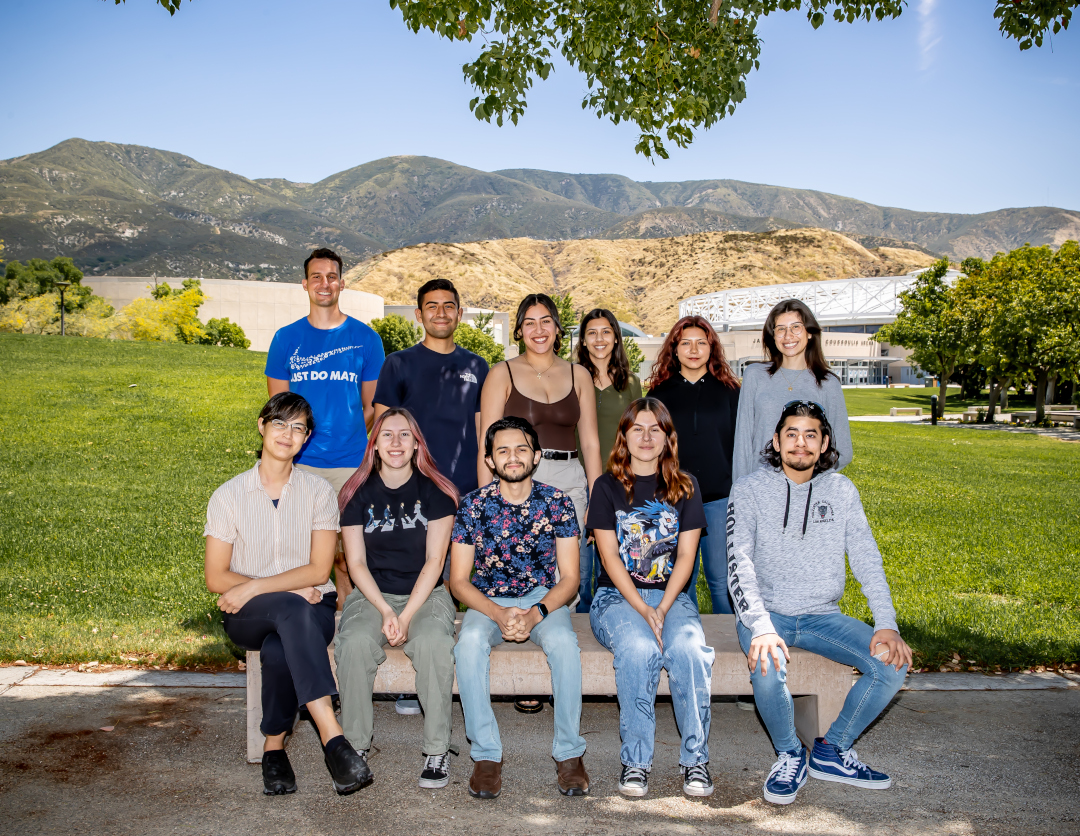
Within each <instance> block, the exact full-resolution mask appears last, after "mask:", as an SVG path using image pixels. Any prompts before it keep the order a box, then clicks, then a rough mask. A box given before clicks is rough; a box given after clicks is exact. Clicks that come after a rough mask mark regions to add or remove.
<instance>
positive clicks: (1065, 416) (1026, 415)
mask: <svg viewBox="0 0 1080 836" xmlns="http://www.w3.org/2000/svg"><path fill="white" fill-rule="evenodd" d="M1043 417H1045V418H1048V419H1049V420H1051V421H1062V422H1068V421H1072V422H1073V423H1074V425H1075V422H1076V419H1077V418H1078V417H1080V412H1078V411H1076V410H1071V409H1069V410H1065V409H1054V410H1051V409H1046V410H1044V411H1043ZM1012 419H1013V420H1014V421H1034V420H1035V410H1034V409H1029V410H1024V411H1022V412H1014V413H1012Z"/></svg>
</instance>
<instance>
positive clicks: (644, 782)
mask: <svg viewBox="0 0 1080 836" xmlns="http://www.w3.org/2000/svg"><path fill="white" fill-rule="evenodd" d="M648 791H649V772H648V770H646V769H642V768H641V767H640V766H627V765H626V764H625V763H624V764H623V767H622V775H621V776H619V792H621V793H622V794H623V795H629V796H631V797H633V798H641V797H642V796H643V795H645V793H647V792H648Z"/></svg>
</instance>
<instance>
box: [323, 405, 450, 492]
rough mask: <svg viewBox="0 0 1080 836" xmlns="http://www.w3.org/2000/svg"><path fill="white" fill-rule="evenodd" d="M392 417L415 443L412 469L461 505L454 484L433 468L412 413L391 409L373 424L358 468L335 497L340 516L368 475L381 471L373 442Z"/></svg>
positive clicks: (397, 408) (429, 452) (434, 465)
mask: <svg viewBox="0 0 1080 836" xmlns="http://www.w3.org/2000/svg"><path fill="white" fill-rule="evenodd" d="M395 415H400V416H401V417H402V418H404V419H405V420H406V421H408V422H409V431H410V432H411V433H412V434H413V438H415V439H416V451H415V452H414V453H413V457H412V466H413V467H415V468H416V469H417V470H419V471H420V473H421V474H423V475H424V476H426V477H427V478H428V479H430V480H431V481H432V482H434V483H435V487H437V488H438V489H439V490H440V491H442V492H443V493H444V494H446V495H447V496H448V497H450V498H451V499H452V500H454V505H457V504H458V502H459V501H460V499H461V497H460V496H459V495H458V490H457V488H456V487H455V486H454V483H453V482H451V481H450V480H449V479H447V478H446V477H445V476H443V475H442V474H441V473H440V472H439V468H438V466H437V465H436V464H435V459H434V458H433V457H432V455H431V451H430V450H429V449H428V445H427V441H426V440H425V439H424V434H423V433H422V432H420V425H419V424H417V423H416V419H415V418H413V416H412V413H411V412H409V410H407V409H401V408H399V407H393V408H392V409H388V410H386V412H384V413H383V414H382V415H380V416H379V418H378V420H376V421H375V424H374V425H373V426H372V428H371V436H370V438H369V441H368V445H367V450H365V451H364V458H363V459H362V460H361V462H360V467H358V468H356V472H355V473H353V475H352V476H350V477H349V479H348V481H346V482H345V484H344V485H342V486H341V493H339V494H338V511H339V512H341V511H344V510H345V506H346V505H348V504H349V500H350V499H352V498H353V495H354V494H355V493H356V491H357V490H358V489H359V488H360V486H361V485H363V484H364V483H365V482H367V480H368V479H369V478H370V477H371V474H372V473H378V472H379V471H380V470H381V469H382V459H381V458H380V457H379V451H378V450H377V449H376V447H377V445H376V444H375V440H376V439H377V438H378V437H379V433H380V432H381V431H382V427H383V424H384V423H385V422H386V419H387V418H392V417H394V416H395Z"/></svg>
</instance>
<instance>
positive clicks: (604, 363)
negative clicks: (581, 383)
mask: <svg viewBox="0 0 1080 836" xmlns="http://www.w3.org/2000/svg"><path fill="white" fill-rule="evenodd" d="M579 332H580V333H581V342H579V343H578V352H577V358H578V363H579V364H580V365H581V367H582V368H583V369H585V371H587V372H588V373H589V374H590V375H592V380H593V386H594V387H596V432H597V436H598V437H599V440H600V463H601V469H603V467H604V465H605V463H606V462H607V460H608V456H610V455H611V451H612V449H614V447H615V434H616V433H617V432H618V429H619V421H620V420H621V419H622V416H623V413H624V412H626V408H627V407H628V406H629V405H630V404H631V403H633V402H634V401H635V400H637V399H638V398H640V397H641V381H640V380H638V377H637V375H636V374H634V373H633V372H632V371H630V361H629V359H627V356H626V347H625V346H624V345H623V336H622V326H621V325H619V321H618V320H617V319H616V318H615V314H613V313H612V312H611V311H609V310H607V309H606V308H593V309H592V310H591V311H589V312H588V313H587V314H585V316H583V317H582V318H581V325H580V326H579ZM578 457H579V458H583V456H582V451H581V449H580V446H579V448H578ZM597 575H598V572H597V565H596V546H595V545H594V544H593V543H590V542H589V539H588V531H587V530H586V531H584V532H583V533H582V538H581V585H580V586H579V587H578V595H579V596H580V598H581V600H579V601H578V605H577V611H578V612H579V613H583V612H588V611H589V607H590V606H592V600H593V585H594V584H595V582H596V578H597Z"/></svg>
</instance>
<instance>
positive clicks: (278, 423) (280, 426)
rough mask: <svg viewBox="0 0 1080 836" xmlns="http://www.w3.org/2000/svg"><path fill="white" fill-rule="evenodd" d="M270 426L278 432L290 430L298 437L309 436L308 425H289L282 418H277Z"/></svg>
mask: <svg viewBox="0 0 1080 836" xmlns="http://www.w3.org/2000/svg"><path fill="white" fill-rule="evenodd" d="M270 426H272V427H273V428H274V429H275V430H277V431H278V432H282V431H283V430H285V429H286V428H288V429H290V430H292V431H293V432H294V433H295V434H296V435H307V434H308V428H307V424H287V423H286V422H284V421H282V420H281V419H280V418H275V419H274V420H273V421H271V422H270Z"/></svg>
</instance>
